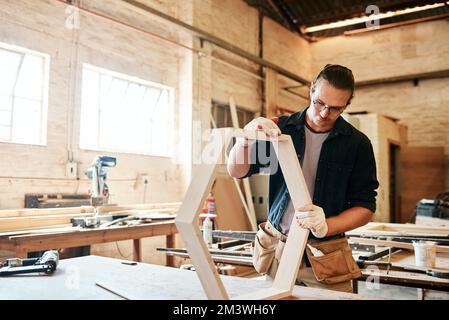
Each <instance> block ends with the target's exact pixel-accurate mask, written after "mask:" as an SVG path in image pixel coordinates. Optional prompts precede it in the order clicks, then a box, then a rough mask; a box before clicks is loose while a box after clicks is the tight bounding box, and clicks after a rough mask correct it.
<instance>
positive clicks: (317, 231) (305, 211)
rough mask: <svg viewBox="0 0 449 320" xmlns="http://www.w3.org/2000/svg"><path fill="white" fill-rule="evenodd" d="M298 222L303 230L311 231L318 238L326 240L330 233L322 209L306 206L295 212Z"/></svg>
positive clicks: (310, 205)
mask: <svg viewBox="0 0 449 320" xmlns="http://www.w3.org/2000/svg"><path fill="white" fill-rule="evenodd" d="M295 213H296V214H295V218H296V222H297V223H298V225H299V226H300V227H301V228H305V229H310V231H312V234H313V235H314V236H315V237H317V238H324V237H325V236H326V235H327V232H328V229H329V228H328V226H327V223H326V216H325V214H324V211H323V209H322V208H321V207H318V206H316V205H313V204H309V205H305V206H304V207H302V208H299V209H296V211H295Z"/></svg>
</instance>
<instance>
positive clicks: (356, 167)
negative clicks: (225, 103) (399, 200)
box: [245, 109, 379, 230]
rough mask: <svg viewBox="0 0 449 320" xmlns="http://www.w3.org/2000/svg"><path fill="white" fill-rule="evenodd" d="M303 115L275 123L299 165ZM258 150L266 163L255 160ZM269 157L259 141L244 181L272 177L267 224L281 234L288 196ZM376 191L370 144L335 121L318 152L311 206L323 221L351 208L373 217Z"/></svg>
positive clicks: (271, 151) (271, 153) (345, 124)
mask: <svg viewBox="0 0 449 320" xmlns="http://www.w3.org/2000/svg"><path fill="white" fill-rule="evenodd" d="M306 111H307V109H306V110H304V111H302V112H297V113H295V114H292V115H291V116H282V117H280V118H279V122H278V126H279V128H280V129H281V131H282V133H283V134H288V135H290V136H291V137H292V141H293V144H294V146H295V150H296V153H297V155H298V158H299V160H300V161H301V160H302V158H303V155H304V150H305V132H304V122H305V114H306ZM262 143H265V145H264V146H262V145H261V144H262ZM258 150H262V151H265V152H264V153H265V154H264V155H266V159H267V160H266V161H264V159H262V161H261V159H260V157H257V156H256V155H257V152H258ZM272 157H276V155H275V152H274V149H273V147H272V145H271V143H267V142H262V141H258V142H257V143H256V144H255V145H254V146H252V148H251V160H252V162H251V163H252V164H251V166H250V169H249V172H248V174H247V175H246V176H245V177H249V176H251V175H253V174H256V173H260V172H265V173H270V174H271V176H270V185H269V214H268V220H269V221H270V222H271V223H272V224H273V225H274V226H275V227H276V229H278V230H280V226H279V225H280V221H281V219H282V216H283V214H284V211H285V209H286V207H287V205H288V202H289V200H290V196H289V193H288V190H287V188H286V184H285V181H284V176H283V174H282V171H281V169H280V167H279V166H273V165H271V166H270V162H271V163H273V162H272V161H273V160H272V159H273V158H272ZM262 158H263V157H262ZM274 159H276V158H274ZM275 161H276V160H275ZM378 187H379V183H378V181H377V178H376V162H375V159H374V153H373V148H372V145H371V142H370V140H369V139H368V137H367V136H366V135H364V134H363V133H362V132H360V131H359V130H357V129H356V128H354V127H353V126H352V125H351V124H349V123H348V122H346V121H345V120H344V119H343V118H342V117H341V116H340V117H338V119H337V120H336V122H335V124H334V127H333V128H332V130H331V132H330V133H329V136H328V137H327V139H326V140H325V141H324V143H323V146H322V149H321V153H320V157H319V163H318V167H317V173H316V180H315V191H314V194H313V195H311V197H312V201H313V204H315V205H317V206H320V207H322V208H323V210H324V212H325V214H326V217H331V216H336V215H338V214H340V213H341V212H343V211H345V210H347V209H349V208H351V207H364V208H367V209H369V210H371V211H372V212H373V213H374V212H375V211H376V195H377V192H376V189H377V188H378Z"/></svg>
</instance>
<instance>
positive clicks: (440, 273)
mask: <svg viewBox="0 0 449 320" xmlns="http://www.w3.org/2000/svg"><path fill="white" fill-rule="evenodd" d="M357 265H358V266H359V268H361V269H364V268H366V267H369V266H376V267H377V268H379V269H382V270H394V271H413V272H416V273H423V274H426V275H428V276H432V277H436V278H441V279H449V271H444V270H439V269H431V268H423V267H415V266H398V265H395V264H393V263H391V262H385V261H368V260H362V259H357Z"/></svg>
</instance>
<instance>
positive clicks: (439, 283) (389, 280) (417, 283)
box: [353, 250, 449, 293]
mask: <svg viewBox="0 0 449 320" xmlns="http://www.w3.org/2000/svg"><path fill="white" fill-rule="evenodd" d="M356 255H357V254H356V253H355V254H354V256H356ZM378 261H383V262H386V261H388V258H387V257H385V258H382V259H379V260H378ZM390 262H391V263H392V264H393V265H394V266H402V267H408V266H415V255H414V252H413V251H408V250H402V251H400V252H396V253H394V254H392V256H391V261H390ZM436 267H437V268H438V269H446V271H447V270H449V253H438V254H437V257H436ZM361 271H362V275H363V276H362V278H360V279H358V281H365V280H367V279H372V278H373V276H378V279H379V283H383V284H390V285H398V286H404V287H412V288H420V289H428V290H439V291H446V292H449V279H443V278H437V277H433V276H430V275H426V274H423V273H417V272H413V271H395V270H390V271H389V272H387V270H374V269H372V268H365V269H362V270H361ZM353 288H354V292H355V293H356V292H357V281H354V282H353Z"/></svg>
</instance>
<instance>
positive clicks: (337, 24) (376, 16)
mask: <svg viewBox="0 0 449 320" xmlns="http://www.w3.org/2000/svg"><path fill="white" fill-rule="evenodd" d="M445 5H449V1H447V2H446V1H445V2H441V3H435V4H430V5H425V6H419V7H414V8H409V9H404V10H397V11H390V12H385V13H379V14H371V15H369V16H364V17H360V18H352V19H346V20H342V21H337V22H332V23H326V24H322V25H318V26H312V27H307V28H301V31H302V32H303V33H312V32H317V31H322V30H328V29H335V28H341V27H346V26H350V25H355V24H359V23H366V22H370V21H375V20H381V19H385V18H391V17H396V16H400V15H404V14H408V13H413V12H419V11H425V10H430V9H435V8H439V7H443V6H445Z"/></svg>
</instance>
